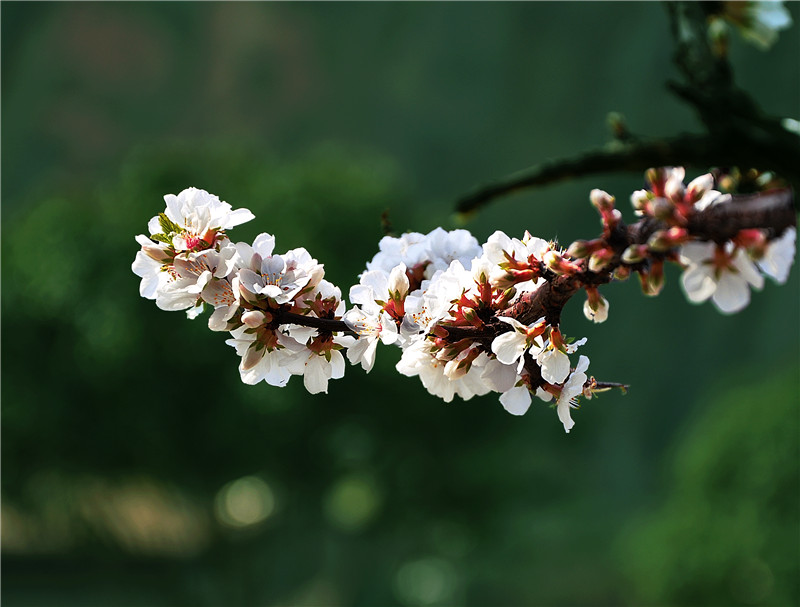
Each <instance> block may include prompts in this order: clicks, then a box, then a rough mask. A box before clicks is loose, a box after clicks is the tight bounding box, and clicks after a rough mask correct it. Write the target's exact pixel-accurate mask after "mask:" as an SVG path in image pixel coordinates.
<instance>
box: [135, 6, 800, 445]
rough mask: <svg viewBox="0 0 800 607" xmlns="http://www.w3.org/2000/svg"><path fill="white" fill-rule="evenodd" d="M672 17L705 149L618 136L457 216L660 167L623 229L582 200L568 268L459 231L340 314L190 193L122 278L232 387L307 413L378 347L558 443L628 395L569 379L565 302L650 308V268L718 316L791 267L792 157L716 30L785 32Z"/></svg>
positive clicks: (315, 275) (368, 281) (700, 16)
mask: <svg viewBox="0 0 800 607" xmlns="http://www.w3.org/2000/svg"><path fill="white" fill-rule="evenodd" d="M752 6H755V7H760V8H757V9H755V10H756V11H758V10H762V11H763V10H764V8H763V7H765V6H768V9H766V10H770V11H772V13H769V14H768V18H764V17H763V16H762V17H759V16H758V15H759V14H758V13H757V12H756V13H752V14H751V13H749V12H748V10H751V8H752ZM776 6H778V7H779V10H778V12H775V7H776ZM668 7H669V13H670V17H671V19H672V28H673V33H674V36H675V38H676V42H677V53H676V63H677V65H678V67H679V69H680V70H681V71H682V73H683V75H684V78H685V80H686V84H672V85H671V86H672V88H673V90H674V91H675V92H676V93H678V94H679V95H680V96H681V97H682V98H683V99H685V100H686V101H688V102H689V103H691V104H692V105H693V106H694V107H695V108H696V109H697V111H698V112H699V114H700V116H701V118H702V120H703V122H704V124H705V126H706V129H707V131H708V132H707V133H706V134H702V135H682V136H679V137H675V138H672V139H666V140H650V141H647V140H636V139H634V138H632V137H631V136H630V135H629V134H628V133H627V132H626V129H625V128H624V126H623V125H622V124H621V123H617V124H616V135H617V141H616V142H614V143H613V144H610V145H609V146H607V147H606V148H604V149H602V150H598V151H594V152H590V153H588V154H585V155H583V156H580V157H578V158H575V159H567V160H562V161H557V162H551V163H546V164H543V165H540V166H536V167H533V168H531V169H529V170H527V171H525V172H523V173H520V174H517V175H513V176H511V177H510V178H507V179H505V180H502V181H499V182H496V183H494V184H491V185H489V186H485V187H483V188H481V189H479V190H478V191H477V192H476V193H474V194H471V195H470V196H467V197H466V198H464V199H462V201H461V202H460V203H459V210H461V211H469V210H474V209H476V208H478V207H480V206H481V205H483V204H486V203H487V202H488V201H490V200H492V199H494V198H495V197H497V196H500V195H503V194H507V193H509V192H511V191H515V190H518V189H521V188H525V187H532V186H536V185H542V184H545V183H550V182H553V181H556V180H560V179H565V178H570V177H576V176H579V175H587V174H591V173H598V172H609V171H616V170H623V169H624V170H644V169H645V168H647V167H649V166H660V165H661V166H664V165H665V166H664V168H660V169H655V168H648V169H647V171H646V173H645V178H646V182H647V187H646V189H642V190H638V191H636V192H633V194H632V195H631V197H630V200H631V203H632V205H633V208H634V210H635V213H636V215H637V220H636V221H635V222H633V223H625V222H624V221H623V219H622V213H621V212H620V211H619V210H618V209H617V208H616V200H615V198H614V197H613V196H611V195H610V194H608V193H606V192H604V191H602V190H592V192H591V194H590V200H591V203H592V205H593V206H594V207H595V209H596V210H597V212H598V213H599V215H600V220H601V225H602V233H601V234H600V235H599V236H598V237H596V238H593V239H591V240H578V241H575V242H573V243H571V244H570V245H569V247H567V248H566V249H563V248H561V247H560V246H559V245H558V244H556V243H554V242H552V241H550V242H548V241H546V240H543V239H541V238H537V237H535V236H532V235H531V234H529V233H528V232H525V234H524V236H523V237H522V238H521V239H517V238H512V237H510V236H508V235H506V234H504V233H503V232H500V231H498V232H495V233H494V234H492V235H491V236H490V237H489V239H488V240H487V241H486V242H485V243H483V244H482V245H479V244H478V242H477V240H476V239H475V238H474V237H473V236H472V235H471V234H469V232H467V231H466V230H454V231H452V232H446V231H445V230H443V229H441V228H437V229H436V230H433V231H432V232H430V233H429V234H419V233H413V232H412V233H406V234H403V235H402V236H400V237H397V238H395V237H391V236H388V235H387V236H385V237H384V238H383V239H381V241H380V243H379V251H378V253H377V254H376V255H375V256H374V257H373V259H372V260H371V261H370V262H368V263H367V265H366V270H365V271H364V272H363V273H362V274H361V275H360V276H359V281H358V284H355V285H353V286H352V287H350V289H349V300H350V308H349V309H348V308H347V305H346V304H345V302H344V300H343V298H342V292H341V290H340V289H339V288H338V287H337V286H335V285H333V284H331V283H330V282H328V281H327V280H325V278H324V275H325V271H324V267H323V265H322V264H320V263H318V262H317V260H316V259H314V258H312V257H311V254H310V253H309V252H308V251H306V249H304V248H297V249H292V250H290V251H287V252H286V253H282V254H277V253H275V252H274V248H275V238H274V237H273V236H272V235H270V234H266V233H262V234H259V235H258V236H257V237H256V239H255V240H254V241H253V243H252V244H248V243H244V242H237V243H234V242H232V241H231V240H230V239H229V237H228V231H229V230H230V229H232V228H233V227H235V226H236V225H239V224H241V223H244V222H246V221H249V220H251V219H253V215H252V213H250V212H249V211H248V210H246V209H238V210H233V209H232V208H231V206H230V205H229V204H227V203H225V202H222V201H221V200H220V199H219V198H217V197H216V196H213V195H212V194H209V193H208V192H206V191H204V190H198V189H195V188H189V189H187V190H184V191H183V192H181V193H180V194H178V195H177V196H174V195H167V196H165V202H166V209H165V211H164V212H163V213H160V214H159V215H157V216H155V217H153V218H152V219H151V220H150V222H149V223H148V231H149V235H140V236H138V237H137V239H136V240H137V242H138V243H139V244H140V245H141V250H140V251H139V252H138V253H137V254H136V259H135V260H134V262H133V266H132V269H133V271H134V273H135V274H137V275H138V276H139V277H141V283H140V294H141V295H142V296H143V297H145V298H147V299H153V300H155V302H156V305H157V306H158V307H159V308H162V309H164V310H186V311H187V314H188V315H189V317H190V318H195V317H197V316H198V315H199V314H201V313H202V312H203V311H204V309H205V308H206V307H210V308H212V309H213V311H212V313H211V314H210V317H209V319H208V326H209V328H210V329H211V330H213V331H221V332H228V333H229V334H230V337H231V338H230V339H228V340H227V341H226V343H227V344H228V345H230V346H232V347H233V348H235V350H236V353H237V355H239V356H240V357H241V361H240V364H239V372H240V375H241V378H242V381H243V382H245V383H248V384H256V383H259V382H261V381H264V382H266V383H268V384H270V385H273V386H285V385H286V384H287V383H288V381H289V380H290V378H291V377H292V376H302V377H303V383H304V385H305V387H306V389H307V390H308V391H309V392H311V393H312V394H315V393H319V392H327V390H328V384H329V381H330V380H331V379H338V378H341V377H343V376H344V372H345V362H344V360H345V356H346V358H347V360H348V361H349V362H350V363H351V364H353V365H360V366H361V367H362V368H363V369H364V370H365V371H366V372H369V371H370V370H371V369H372V367H373V364H374V362H375V356H376V350H377V346H378V345H379V344H384V345H395V346H398V347H400V348H401V349H402V352H403V353H402V356H401V359H400V362H399V363H398V364H397V365H396V369H397V371H398V372H400V373H401V374H403V375H407V376H409V377H413V376H418V377H419V378H420V381H421V382H422V384H423V385H424V386H425V388H426V389H427V390H428V391H429V392H430V393H431V394H434V395H436V396H439V397H440V398H442V399H443V400H444V401H445V402H450V401H451V400H452V399H453V398H454V397H455V396H456V395H458V396H459V397H460V398H462V399H464V400H467V399H470V398H472V397H473V396H478V395H483V394H487V393H489V392H496V393H498V394H500V402H501V404H502V405H503V407H504V408H505V409H506V410H507V411H508V412H509V413H512V414H514V415H522V414H523V413H525V412H526V411H527V410H528V408H529V407H530V405H531V402H532V398H533V396H536V397H537V398H539V399H540V400H543V401H545V402H551V403H552V405H553V407H554V408H555V410H556V413H557V415H558V418H559V420H560V421H561V423H562V424H563V426H564V429H565V430H566V431H567V432H569V431H570V430H571V429H572V427H573V426H574V421H573V420H572V411H573V409H576V408H577V407H578V403H579V401H580V399H591V398H593V397H594V396H596V395H597V394H599V393H601V392H604V391H607V390H610V389H614V388H618V389H621V390H623V391H625V390H627V388H628V386H627V385H625V384H620V383H612V382H601V381H597V380H596V379H595V378H594V377H590V376H588V375H587V370H588V367H589V358H588V357H587V356H585V355H580V356H578V360H577V361H574V357H573V356H572V355H574V354H576V353H577V351H578V348H580V347H581V346H583V345H584V344H585V343H586V338H582V339H577V340H576V339H574V338H570V337H568V336H567V335H566V334H565V332H564V328H563V327H562V322H561V316H562V311H563V309H564V306H565V305H566V304H567V303H568V302H569V301H570V300H571V299H572V298H573V297H574V296H575V295H577V294H578V293H581V292H583V293H584V294H585V300H584V303H583V312H584V315H585V316H586V318H587V319H588V320H590V321H592V322H596V323H600V322H604V321H605V320H606V319H607V318H608V314H609V308H610V305H609V302H608V300H607V299H606V298H605V297H604V296H603V295H602V294H601V293H600V289H601V288H605V286H606V285H607V284H609V283H611V282H617V281H623V280H627V279H628V278H630V277H631V276H634V275H635V276H637V277H638V279H639V281H640V283H641V287H642V292H643V293H644V295H647V296H655V295H658V294H659V293H660V292H661V290H662V289H663V287H664V265H665V264H667V263H674V264H677V265H679V266H680V267H681V268H682V269H683V274H682V276H681V286H682V288H683V290H684V292H685V293H686V296H687V297H688V299H689V300H690V301H691V302H693V303H701V302H704V301H707V300H711V301H712V302H713V303H714V305H715V306H716V307H717V308H718V309H719V310H720V311H721V312H723V313H726V314H732V313H735V312H738V311H740V310H742V309H743V308H744V307H746V306H747V305H748V303H749V301H750V291H751V289H756V290H758V289H761V288H762V287H763V285H764V280H765V277H768V278H770V279H772V280H774V281H775V282H777V283H779V284H782V283H784V282H786V280H787V278H788V274H789V270H790V268H791V266H792V263H793V261H794V254H795V242H796V237H797V230H796V227H795V226H796V216H795V210H794V204H793V202H794V201H793V196H792V192H791V189H789V188H788V187H787V181H788V183H794V184H795V185H800V139H798V137H797V136H796V135H795V134H793V133H791V132H790V129H787V128H785V126H784V125H782V124H781V123H779V122H778V121H776V120H773V119H769V118H765V117H763V116H762V115H761V112H760V111H759V110H758V108H757V106H756V105H755V103H754V102H753V101H752V100H751V99H750V97H749V96H748V95H746V94H745V93H744V92H742V91H740V90H738V89H737V88H735V87H734V85H733V79H732V77H731V71H730V66H729V65H728V62H727V58H726V55H725V44H724V42H725V34H724V31H723V30H722V29H720V23H721V21H720V20H721V19H727V20H729V21H730V22H732V23H735V24H737V25H738V26H740V27H743V28H744V27H754V25H753V24H756V25H758V24H760V25H761V28H760V29H758V28H756V29H754V30H753V31H754V32H755V34H750V35H751V36H752V37H753V39H754V40H755V41H757V42H758V43H759V44H765V43H768V42H770V41H771V40H773V39H774V36H773V34H774V31H773V29H775V28H780V27H785V25H786V24H787V21H786V19H788V17H787V16H786V15H788V13H786V15H784V13H782V12H780V11H781V10H783V9H782V7H780V5H778V4H774V3H756V4H752V3H690V2H675V3H670V4H669V5H668ZM709 7H710V8H709ZM720 7H721V8H720ZM748 7H751V8H748ZM714 11H717V12H716V13H715V12H714ZM726 11H728V12H726ZM759 19H761V20H759ZM765 24H767V25H768V26H769V27H767V25H765ZM770 28H772V29H770ZM743 31H745V32H746V31H747V30H746V29H745V30H743ZM746 35H747V34H746ZM686 163H689V164H691V165H703V166H708V165H710V164H712V163H718V164H722V165H730V166H739V165H741V166H761V167H763V166H769V167H770V169H771V170H773V171H778V172H779V173H780V174H781V176H782V177H781V178H776V177H775V176H774V175H773V174H772V173H759V172H758V171H746V172H745V173H744V174H742V173H740V172H739V171H738V169H728V170H720V169H716V170H714V171H713V172H710V173H706V174H704V175H701V176H699V177H697V178H695V179H694V180H692V181H691V182H689V183H688V184H685V183H684V181H685V179H684V178H685V172H684V169H683V168H681V167H674V166H670V165H677V164H682V165H683V164H686ZM746 192H751V193H750V194H747V193H746ZM752 192H755V193H752ZM385 223H386V222H385ZM387 227H388V226H387Z"/></svg>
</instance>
